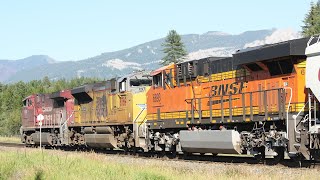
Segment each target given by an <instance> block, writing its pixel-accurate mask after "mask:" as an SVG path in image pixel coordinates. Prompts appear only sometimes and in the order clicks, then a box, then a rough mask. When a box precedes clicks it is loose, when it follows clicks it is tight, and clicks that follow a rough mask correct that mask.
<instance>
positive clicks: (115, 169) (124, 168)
mask: <svg viewBox="0 0 320 180" xmlns="http://www.w3.org/2000/svg"><path fill="white" fill-rule="evenodd" d="M111 156H112V158H108V155H105V154H96V153H85V152H62V151H54V150H53V151H47V150H43V151H40V150H39V149H14V148H8V149H5V148H4V150H2V149H1V148H0V180H2V179H37V180H40V179H72V180H73V179H77V180H78V179H99V180H100V179H112V180H124V179H133V180H167V179H182V180H188V179H192V180H195V179H206V180H208V179H317V178H315V177H314V175H317V173H318V172H317V170H314V169H313V170H312V169H311V170H310V169H305V171H301V173H300V172H298V173H297V171H300V170H297V169H289V168H288V169H285V170H284V171H283V172H285V173H280V174H279V172H280V171H279V169H278V168H276V167H267V169H263V166H258V170H255V169H256V168H255V165H225V164H223V163H220V164H213V165H212V166H213V168H212V169H210V168H209V169H208V168H202V167H201V164H200V165H199V164H197V163H194V164H193V163H192V166H195V168H194V169H193V168H192V167H191V169H190V167H188V168H186V167H185V166H183V165H181V166H179V163H177V164H178V166H172V165H170V164H171V163H170V162H164V161H162V160H157V159H152V160H150V161H149V160H147V161H146V160H144V161H145V162H148V163H145V164H143V163H141V162H140V161H139V159H138V160H137V159H135V158H123V157H121V158H120V157H118V156H115V155H111ZM109 157H110V156H109ZM130 159H131V160H132V159H134V160H135V161H132V162H130V161H131V160H130ZM199 166H200V167H199ZM207 167H208V166H207ZM209 167H210V166H209ZM217 167H220V168H217ZM259 167H260V168H259ZM286 171H293V172H294V171H295V173H290V172H288V173H286ZM288 174H289V175H288ZM318 176H319V175H318Z"/></svg>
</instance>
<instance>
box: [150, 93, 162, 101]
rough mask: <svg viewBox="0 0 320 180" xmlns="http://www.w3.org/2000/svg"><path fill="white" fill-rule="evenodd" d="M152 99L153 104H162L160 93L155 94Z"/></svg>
mask: <svg viewBox="0 0 320 180" xmlns="http://www.w3.org/2000/svg"><path fill="white" fill-rule="evenodd" d="M152 98H153V102H160V101H161V95H160V93H156V94H153V95H152Z"/></svg>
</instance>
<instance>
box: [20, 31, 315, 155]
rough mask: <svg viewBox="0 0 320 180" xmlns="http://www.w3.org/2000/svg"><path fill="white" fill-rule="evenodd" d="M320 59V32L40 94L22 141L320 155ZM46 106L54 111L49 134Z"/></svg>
mask: <svg viewBox="0 0 320 180" xmlns="http://www.w3.org/2000/svg"><path fill="white" fill-rule="evenodd" d="M319 62H320V43H319V36H317V37H312V38H310V39H307V38H302V39H296V40H290V41H286V42H280V43H276V44H268V45H263V46H259V47H254V48H247V49H243V50H239V51H237V52H236V53H235V54H233V55H232V57H209V58H204V59H200V60H192V61H187V62H182V63H178V64H171V65H168V66H165V67H162V68H160V69H158V70H155V71H153V72H151V73H150V74H149V76H148V75H145V74H144V73H143V72H138V73H133V74H129V75H127V76H124V77H121V78H115V79H111V80H108V81H106V82H101V83H95V84H89V85H85V86H82V87H78V88H74V89H72V90H69V91H68V90H67V91H66V92H68V93H64V94H63V92H65V91H62V92H59V93H54V94H51V95H50V94H48V95H32V96H29V97H28V98H26V100H25V101H24V102H25V103H24V105H25V107H24V108H23V110H22V113H23V115H22V117H23V119H22V128H21V133H22V139H23V142H25V143H26V144H29V145H39V139H40V138H39V137H41V139H44V141H46V142H45V144H46V145H51V146H84V147H91V148H102V149H115V148H120V149H125V150H140V151H151V152H159V153H165V152H169V153H174V154H175V153H177V152H178V153H184V154H189V153H200V154H204V153H212V154H214V155H216V154H220V153H223V154H251V155H254V156H256V157H259V158H264V157H265V156H272V157H274V158H275V159H279V160H280V159H282V158H283V157H284V155H285V154H287V155H288V156H289V157H291V158H298V159H307V160H314V159H318V158H319V155H318V154H319V149H320V143H319V133H320V122H319V120H318V115H319V107H318V106H319V99H320V89H319V87H320V86H319V85H320V84H319V81H320V75H319V74H320V73H319V72H320V71H319V67H320V63H319ZM151 82H152V84H151ZM150 84H151V85H150ZM37 97H44V99H46V100H47V101H48V103H44V102H46V101H45V100H44V101H41V100H40V102H42V103H38V102H39V101H38V100H37ZM40 99H41V98H40ZM59 105H60V106H59ZM39 108H40V109H41V108H42V111H41V110H40V109H39ZM40 113H43V114H45V117H50V118H45V120H44V124H45V125H44V126H43V129H44V132H45V133H42V134H41V136H40V133H39V125H38V124H37V122H36V116H37V115H38V114H40ZM46 113H48V114H50V115H49V116H46ZM59 113H60V114H59ZM51 119H52V120H51Z"/></svg>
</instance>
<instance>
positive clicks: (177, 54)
mask: <svg viewBox="0 0 320 180" xmlns="http://www.w3.org/2000/svg"><path fill="white" fill-rule="evenodd" d="M162 46H163V47H164V48H163V52H164V53H165V56H164V57H163V59H162V62H161V64H162V65H168V64H170V63H178V62H181V61H183V59H184V57H185V56H186V55H187V52H186V50H185V47H184V45H183V43H182V41H181V37H180V35H179V34H178V33H177V32H176V31H175V30H171V31H169V33H168V35H167V37H166V39H165V42H164V43H163V44H162Z"/></svg>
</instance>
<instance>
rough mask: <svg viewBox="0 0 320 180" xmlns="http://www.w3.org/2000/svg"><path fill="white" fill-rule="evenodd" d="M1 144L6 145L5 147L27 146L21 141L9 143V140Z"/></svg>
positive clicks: (0, 144)
mask: <svg viewBox="0 0 320 180" xmlns="http://www.w3.org/2000/svg"><path fill="white" fill-rule="evenodd" d="M0 146H4V147H17V148H24V147H26V146H25V145H24V144H21V143H9V142H0Z"/></svg>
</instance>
